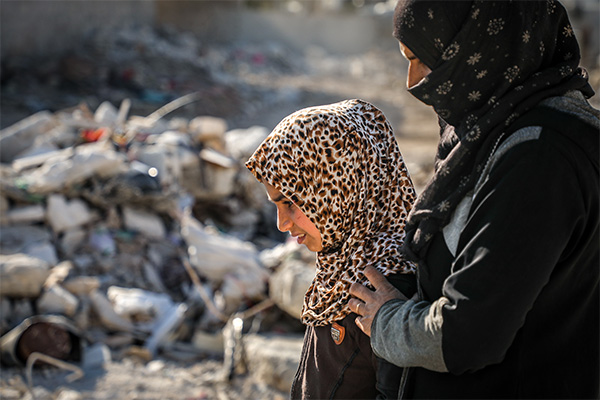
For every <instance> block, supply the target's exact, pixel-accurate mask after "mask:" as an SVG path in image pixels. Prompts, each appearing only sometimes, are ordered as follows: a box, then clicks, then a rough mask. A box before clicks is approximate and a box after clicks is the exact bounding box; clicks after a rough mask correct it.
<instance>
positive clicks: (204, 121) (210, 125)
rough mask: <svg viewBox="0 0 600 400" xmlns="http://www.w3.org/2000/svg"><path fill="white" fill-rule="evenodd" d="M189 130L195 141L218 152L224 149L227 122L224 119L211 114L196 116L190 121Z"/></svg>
mask: <svg viewBox="0 0 600 400" xmlns="http://www.w3.org/2000/svg"><path fill="white" fill-rule="evenodd" d="M189 131H190V134H191V135H192V137H193V139H194V140H196V142H198V143H202V144H203V145H205V146H206V147H209V148H212V149H215V150H217V151H220V152H224V151H225V148H226V145H225V132H226V131H227V122H226V121H225V120H224V119H222V118H217V117H211V116H200V117H196V118H194V119H192V120H191V121H190V124H189Z"/></svg>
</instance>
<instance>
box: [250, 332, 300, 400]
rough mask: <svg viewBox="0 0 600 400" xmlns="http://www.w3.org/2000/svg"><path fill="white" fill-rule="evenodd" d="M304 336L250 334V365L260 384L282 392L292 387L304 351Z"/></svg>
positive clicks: (251, 371)
mask: <svg viewBox="0 0 600 400" xmlns="http://www.w3.org/2000/svg"><path fill="white" fill-rule="evenodd" d="M302 340H303V339H302V336H300V335H297V336H296V335H286V336H277V335H262V334H255V335H246V336H245V337H244V346H245V349H246V363H247V364H248V370H249V371H250V373H251V374H252V376H254V377H255V378H256V379H257V380H258V381H260V382H262V383H264V384H267V385H269V386H272V387H274V388H276V389H278V390H281V391H282V392H289V391H290V389H291V387H292V382H293V380H294V376H295V375H296V370H297V369H298V364H299V362H300V353H301V351H302Z"/></svg>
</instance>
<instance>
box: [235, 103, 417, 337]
mask: <svg viewBox="0 0 600 400" xmlns="http://www.w3.org/2000/svg"><path fill="white" fill-rule="evenodd" d="M246 167H247V168H248V169H249V170H250V172H251V173H252V174H253V175H254V176H255V177H256V179H258V180H259V181H262V180H264V181H266V182H268V183H269V184H271V185H272V186H274V187H275V188H277V189H278V190H279V191H280V192H281V193H282V194H283V195H284V196H285V197H287V198H288V199H290V200H292V201H293V202H294V203H295V204H296V205H297V206H298V207H299V208H300V210H301V211H302V212H303V213H304V214H305V215H306V216H307V217H308V218H309V219H310V220H311V221H312V222H313V223H314V224H315V226H316V227H317V228H318V229H319V232H320V233H321V237H322V241H323V250H322V251H320V252H319V253H317V266H316V267H317V271H316V276H315V279H314V280H313V282H312V285H311V286H310V288H309V289H308V291H307V292H306V296H305V299H304V306H303V310H302V322H303V323H304V324H306V325H313V326H323V325H328V324H329V323H331V322H333V321H337V320H340V319H342V318H344V317H345V316H347V315H348V314H350V311H349V310H348V308H347V303H348V300H349V299H350V295H349V293H348V291H349V288H350V285H351V284H352V283H354V282H360V283H362V284H365V285H367V286H368V285H369V284H368V280H367V279H366V278H365V276H364V274H363V270H364V268H365V267H366V266H367V265H372V266H375V267H376V268H377V269H378V270H379V271H380V272H382V273H383V274H384V275H390V274H395V273H414V272H415V267H414V265H413V264H411V263H410V262H407V261H405V259H404V257H403V256H402V255H401V253H400V248H401V246H402V242H403V240H404V224H405V220H406V218H407V216H408V213H409V211H410V209H411V207H412V204H413V202H414V200H415V190H414V188H413V185H412V182H411V179H410V177H409V175H408V171H407V169H406V166H405V165H404V162H403V160H402V155H401V154H400V150H399V148H398V144H397V142H396V139H395V138H394V135H393V131H392V128H391V126H390V124H389V122H388V121H387V120H386V118H385V116H384V115H383V113H382V112H381V111H380V110H379V109H377V108H376V107H375V106H373V105H372V104H369V103H367V102H365V101H362V100H357V99H354V100H346V101H342V102H339V103H334V104H330V105H324V106H320V107H310V108H305V109H303V110H300V111H297V112H295V113H293V114H291V115H289V116H288V117H286V118H284V119H283V120H282V121H281V122H280V123H279V124H278V125H277V126H276V127H275V129H274V130H273V131H272V132H271V134H270V135H269V136H268V137H267V138H266V139H265V141H264V142H263V143H262V144H261V145H260V146H259V147H258V149H257V150H256V151H255V153H254V154H253V155H252V157H250V159H249V160H248V162H247V163H246Z"/></svg>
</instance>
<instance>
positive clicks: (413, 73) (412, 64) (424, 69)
mask: <svg viewBox="0 0 600 400" xmlns="http://www.w3.org/2000/svg"><path fill="white" fill-rule="evenodd" d="M400 52H401V53H402V55H403V56H404V57H405V58H406V59H407V60H408V76H407V77H406V86H407V87H408V88H409V89H410V88H411V87H413V86H415V85H416V84H417V83H419V82H421V80H422V79H423V78H425V77H426V76H427V75H429V73H430V72H431V70H430V69H429V67H428V66H427V65H425V64H423V62H422V61H421V60H419V59H418V58H417V57H416V56H415V55H414V53H413V52H412V51H410V49H409V48H408V47H406V46H404V45H403V44H402V43H400Z"/></svg>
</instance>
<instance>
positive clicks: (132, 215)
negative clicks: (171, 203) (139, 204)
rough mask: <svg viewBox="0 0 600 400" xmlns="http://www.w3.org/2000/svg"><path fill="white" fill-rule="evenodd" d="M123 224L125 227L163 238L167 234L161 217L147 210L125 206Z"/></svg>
mask: <svg viewBox="0 0 600 400" xmlns="http://www.w3.org/2000/svg"><path fill="white" fill-rule="evenodd" d="M123 224H124V225H125V228H127V229H128V230H130V231H133V232H140V233H141V234H142V235H144V236H147V237H150V238H156V239H162V238H164V237H165V235H166V229H165V225H164V224H163V222H162V220H161V219H160V217H158V216H157V215H156V214H151V213H149V212H146V211H142V210H137V209H133V208H131V207H127V206H125V207H123Z"/></svg>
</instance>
